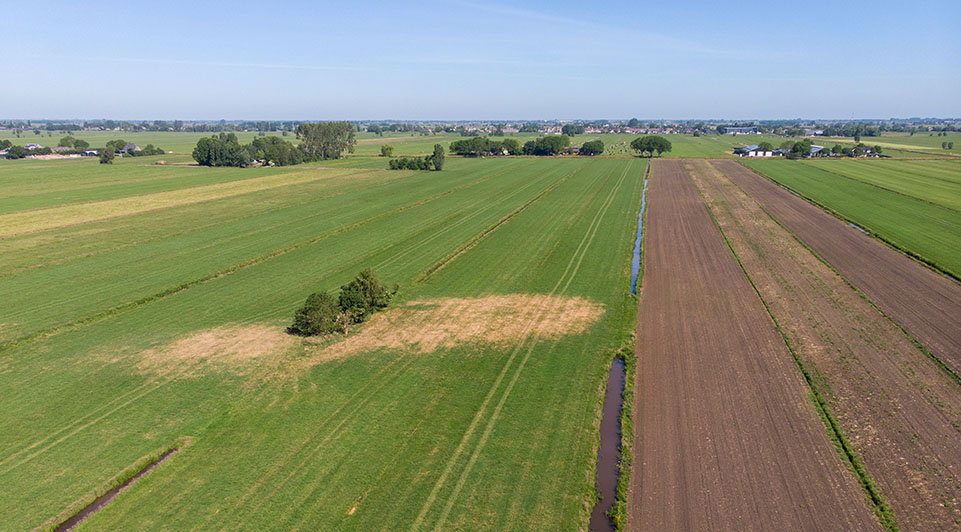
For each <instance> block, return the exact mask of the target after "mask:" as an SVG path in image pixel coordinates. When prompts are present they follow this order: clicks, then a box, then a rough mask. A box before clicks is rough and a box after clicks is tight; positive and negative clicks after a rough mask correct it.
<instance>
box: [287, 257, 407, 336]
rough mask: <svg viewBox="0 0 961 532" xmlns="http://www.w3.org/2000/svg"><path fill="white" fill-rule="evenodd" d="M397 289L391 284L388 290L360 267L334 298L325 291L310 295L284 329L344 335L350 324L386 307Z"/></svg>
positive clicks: (292, 331) (315, 333)
mask: <svg viewBox="0 0 961 532" xmlns="http://www.w3.org/2000/svg"><path fill="white" fill-rule="evenodd" d="M397 289H398V287H397V285H396V284H395V285H394V289H393V291H389V290H388V289H387V287H386V286H385V285H383V284H381V282H380V281H379V280H378V279H377V277H376V276H375V275H374V273H373V272H372V271H370V270H369V269H368V270H364V271H362V272H360V273H359V274H358V275H357V277H355V278H354V279H353V280H352V281H351V282H349V283H347V284H345V285H344V286H341V287H340V294H339V295H338V296H336V297H335V296H334V295H332V294H331V293H329V292H315V293H313V294H310V296H308V297H307V301H305V302H304V306H302V307H301V308H300V309H298V310H297V312H296V313H295V314H294V323H293V324H292V325H291V326H290V327H288V329H287V331H288V332H290V333H291V334H298V335H301V336H317V335H325V334H331V333H334V332H341V333H344V334H347V333H348V332H350V327H351V326H353V325H354V324H357V323H363V322H364V321H366V320H367V318H368V317H370V315H371V314H373V313H374V312H377V311H378V310H381V309H384V308H386V307H387V305H389V304H390V300H391V299H392V298H393V297H394V295H395V294H397Z"/></svg>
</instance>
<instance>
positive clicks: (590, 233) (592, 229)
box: [411, 161, 633, 530]
mask: <svg viewBox="0 0 961 532" xmlns="http://www.w3.org/2000/svg"><path fill="white" fill-rule="evenodd" d="M632 165H633V161H632V163H631V164H629V165H628V166H627V167H626V168H625V169H624V172H623V173H622V174H621V176H620V178H619V179H618V181H617V183H616V184H615V185H614V187H613V188H612V190H611V192H610V193H609V194H608V196H607V197H606V198H605V200H604V203H603V204H602V206H601V208H600V209H599V210H598V212H597V214H595V215H594V219H593V220H592V221H591V224H590V225H589V226H588V228H587V231H586V232H585V234H584V237H583V238H582V239H581V241H580V243H579V244H578V246H577V249H576V250H575V251H574V253H573V254H572V255H571V258H570V260H568V263H567V267H566V268H565V269H564V273H563V274H562V275H561V277H560V278H559V279H558V280H557V283H556V284H555V285H554V288H553V289H552V290H551V292H550V294H549V296H554V294H555V293H557V292H558V289H561V285H562V284H563V285H564V287H563V289H561V292H560V293H561V294H563V292H564V291H566V290H567V288H568V287H569V286H570V283H571V281H572V280H573V278H574V276H576V274H577V270H578V269H579V268H580V264H581V261H582V260H583V258H584V255H586V254H587V249H588V247H589V246H590V244H591V242H592V241H593V240H594V236H595V235H596V234H597V228H598V227H599V226H600V220H601V219H603V216H604V214H606V213H607V210H608V209H609V208H610V206H611V204H612V203H613V201H614V197H615V196H616V193H617V191H618V190H619V189H620V187H621V185H622V184H623V182H624V180H625V178H626V176H627V174H628V172H629V170H630V168H631V166H632ZM565 280H566V283H565ZM535 324H536V318H535V319H534V320H531V321H530V322H528V323H527V324H526V329H527V330H528V331H530V330H531V329H532V328H533V327H534V326H535ZM525 336H526V334H525ZM536 345H537V342H536V341H533V342H530V345H529V347H528V349H527V352H526V353H525V354H524V356H523V358H522V359H521V361H520V363H519V364H518V365H517V368H516V370H515V371H514V374H513V376H512V377H511V380H510V381H509V383H508V385H507V387H506V388H505V389H504V391H503V392H502V394H501V397H500V399H499V400H498V402H497V405H496V406H495V408H494V411H493V413H492V414H491V417H490V419H489V420H488V423H487V425H486V427H485V428H484V432H483V434H482V435H481V438H480V440H479V441H478V443H477V445H476V447H475V448H474V452H473V453H472V455H471V457H470V459H469V460H468V463H467V465H466V466H465V467H464V470H463V471H462V472H461V476H460V477H459V479H458V481H457V483H456V485H455V487H454V490H453V491H452V492H451V494H450V496H449V497H448V499H447V504H446V505H445V507H444V510H443V512H442V514H441V516H440V519H439V520H438V522H437V525H436V527H435V530H442V529H443V527H444V524H445V523H446V521H447V517H448V516H449V514H450V511H451V510H452V508H453V505H454V502H455V501H456V500H457V497H458V496H459V495H460V491H461V489H463V486H464V484H465V483H466V481H467V477H468V475H469V474H470V471H471V470H472V469H473V466H474V464H475V463H476V462H477V459H478V458H479V457H480V453H481V452H482V451H483V448H484V446H485V445H486V443H487V439H488V438H489V436H490V433H491V432H492V431H493V428H494V425H495V423H496V422H497V419H498V417H499V416H500V412H501V409H502V408H503V406H504V403H505V402H506V401H507V398H508V396H509V395H510V393H511V391H512V390H513V387H514V385H515V384H516V383H517V380H518V379H519V378H520V374H521V372H522V371H523V369H524V366H525V365H526V363H527V361H528V360H529V359H530V356H531V353H532V352H533V350H534V347H535V346H536ZM524 346H525V343H524V342H522V343H520V344H519V345H518V346H517V347H516V348H515V349H514V350H513V352H512V353H511V356H510V357H509V358H508V359H507V362H506V363H505V364H504V367H503V369H502V370H501V372H500V374H498V376H497V378H496V379H495V381H494V383H493V384H492V385H491V388H490V390H489V391H488V393H487V395H486V396H485V397H484V400H483V402H482V403H481V405H480V408H478V410H477V413H476V414H475V415H474V419H473V420H472V421H471V423H470V425H469V426H468V427H467V430H466V431H465V432H464V435H463V436H462V438H461V441H460V443H459V444H458V446H457V448H456V449H455V451H454V454H453V455H452V456H451V457H450V459H449V460H448V461H447V465H446V466H445V468H444V471H443V472H442V473H441V475H440V477H439V478H438V479H437V482H436V483H435V484H434V487H433V489H432V490H431V492H430V494H429V495H428V497H427V500H426V501H425V502H424V506H423V507H422V508H421V511H420V513H419V514H418V515H417V518H416V520H415V521H414V524H413V526H412V527H411V528H412V529H414V530H417V529H419V528H420V527H421V525H422V524H423V522H424V519H425V518H426V516H427V513H428V512H429V511H430V509H431V507H432V506H433V504H434V502H435V501H436V499H437V496H438V495H439V493H440V490H441V488H442V487H443V485H444V484H445V483H446V482H447V477H448V476H449V475H450V474H451V472H452V470H453V468H454V464H455V463H456V462H457V461H458V460H459V458H460V456H461V454H463V452H464V451H465V450H466V448H467V445H468V442H469V440H470V439H471V438H472V437H473V434H474V431H475V430H477V427H478V425H479V424H480V422H481V420H482V419H483V417H484V415H485V414H486V412H487V407H488V405H489V403H490V401H491V400H492V399H493V397H494V395H495V393H496V392H497V390H498V389H499V388H500V385H501V383H502V382H503V380H504V378H505V377H506V376H507V373H508V370H509V369H510V368H511V366H512V365H513V363H514V360H515V359H516V358H517V355H518V354H519V353H520V351H521V350H522V349H523V347H524Z"/></svg>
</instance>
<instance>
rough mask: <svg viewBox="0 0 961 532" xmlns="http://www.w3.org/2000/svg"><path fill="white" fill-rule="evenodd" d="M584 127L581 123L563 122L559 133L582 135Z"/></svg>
mask: <svg viewBox="0 0 961 532" xmlns="http://www.w3.org/2000/svg"><path fill="white" fill-rule="evenodd" d="M584 129H585V128H584V126H583V125H582V124H564V126H562V127H561V133H563V134H565V135H567V136H569V137H573V136H574V135H583V134H584Z"/></svg>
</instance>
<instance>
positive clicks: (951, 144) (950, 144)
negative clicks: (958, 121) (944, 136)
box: [948, 141, 954, 150]
mask: <svg viewBox="0 0 961 532" xmlns="http://www.w3.org/2000/svg"><path fill="white" fill-rule="evenodd" d="M948 149H949V150H953V149H954V141H951V142H949V143H948Z"/></svg>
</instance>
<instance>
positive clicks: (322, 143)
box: [193, 122, 357, 167]
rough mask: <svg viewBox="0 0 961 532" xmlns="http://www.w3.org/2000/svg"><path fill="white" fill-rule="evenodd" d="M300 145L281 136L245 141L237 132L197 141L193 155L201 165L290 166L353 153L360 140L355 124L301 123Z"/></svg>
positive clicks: (298, 130) (298, 129)
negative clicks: (255, 164)
mask: <svg viewBox="0 0 961 532" xmlns="http://www.w3.org/2000/svg"><path fill="white" fill-rule="evenodd" d="M297 138H298V139H300V144H299V145H297V146H294V144H293V143H291V142H290V141H287V140H284V139H282V138H280V137H276V136H269V137H266V136H265V137H258V138H256V139H254V140H253V142H251V143H250V144H241V143H240V141H238V139H237V135H235V134H234V133H220V134H219V135H217V136H213V137H204V138H202V139H200V140H198V141H197V146H196V147H195V148H194V151H193V158H194V160H195V161H197V164H199V165H201V166H237V167H246V166H249V165H250V164H252V163H253V162H254V161H259V162H261V164H264V165H275V166H288V165H292V164H300V163H302V162H305V161H316V160H321V159H338V158H340V157H342V156H343V155H344V153H345V152H350V153H353V151H354V146H355V144H356V143H357V141H356V138H355V136H354V126H353V125H352V124H350V123H349V122H318V123H306V122H304V123H301V124H299V125H298V126H297Z"/></svg>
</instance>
